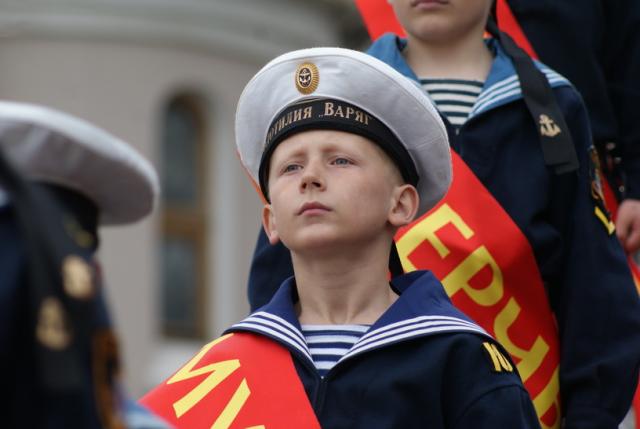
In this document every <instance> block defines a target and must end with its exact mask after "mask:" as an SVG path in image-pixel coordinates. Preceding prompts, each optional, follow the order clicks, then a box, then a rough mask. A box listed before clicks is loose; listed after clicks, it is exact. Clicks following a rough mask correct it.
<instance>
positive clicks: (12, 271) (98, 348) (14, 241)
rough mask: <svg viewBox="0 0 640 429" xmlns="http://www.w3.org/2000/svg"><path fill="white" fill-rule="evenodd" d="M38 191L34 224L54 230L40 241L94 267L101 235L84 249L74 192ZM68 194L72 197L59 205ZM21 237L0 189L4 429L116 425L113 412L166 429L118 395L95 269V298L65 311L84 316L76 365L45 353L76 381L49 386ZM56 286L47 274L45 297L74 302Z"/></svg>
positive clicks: (0, 405)
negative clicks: (78, 240)
mask: <svg viewBox="0 0 640 429" xmlns="http://www.w3.org/2000/svg"><path fill="white" fill-rule="evenodd" d="M36 191H38V192H37V195H38V196H40V198H38V199H37V203H38V205H37V211H38V212H37V216H36V215H34V216H33V219H32V220H31V221H30V222H32V221H38V222H40V221H41V222H42V224H41V226H42V227H43V228H44V229H45V230H46V231H47V232H48V233H49V236H48V238H51V239H52V240H43V242H47V243H49V244H51V245H52V246H53V247H54V248H55V249H56V252H61V253H63V254H68V255H74V256H75V257H78V258H81V259H82V260H84V261H86V263H87V264H90V265H91V264H92V261H93V252H94V250H95V248H94V246H95V244H96V241H95V240H96V238H97V237H96V236H95V235H93V245H92V246H89V247H86V246H81V245H79V244H78V243H76V241H75V240H74V239H72V234H70V232H71V231H72V230H73V228H75V227H70V226H69V225H71V224H70V223H69V221H71V219H74V222H75V221H79V220H80V217H75V216H73V215H72V213H75V214H78V210H77V207H72V204H73V203H72V201H75V202H77V200H75V198H74V197H72V196H71V194H75V193H71V192H67V191H64V190H63V189H60V188H58V189H55V190H54V189H53V188H51V187H43V188H40V187H35V186H34V192H36ZM63 196H64V197H69V198H63V199H62V200H61V198H62V197H63ZM63 207H64V210H63V209H62V208H63ZM63 213H64V214H63ZM82 223H84V222H82ZM31 225H32V226H35V225H33V224H32V223H31ZM93 227H94V228H95V224H94V225H93ZM67 228H70V229H67ZM76 231H77V230H76ZM83 231H84V233H85V234H86V233H88V232H89V231H91V233H92V234H93V233H95V229H92V228H91V227H89V228H83ZM22 232H23V231H22V230H21V228H20V226H19V224H18V220H17V214H16V210H15V209H14V206H13V205H12V202H11V198H10V197H9V198H8V199H7V195H6V193H5V192H4V191H3V190H2V188H1V187H0V274H1V275H0V368H2V370H3V376H2V383H1V384H0V385H1V387H2V388H1V389H0V415H1V417H0V419H1V420H0V427H2V428H20V429H31V428H34V429H35V428H38V429H76V428H77V429H100V428H105V427H115V426H112V423H115V422H113V421H112V422H109V420H108V419H109V418H110V417H113V415H111V414H109V413H111V412H114V411H115V412H116V413H118V414H119V415H118V418H122V417H123V418H124V419H125V424H126V427H128V428H130V429H134V428H137V429H143V428H144V429H161V428H167V426H166V425H165V424H164V423H163V422H160V421H159V420H158V419H157V418H155V417H153V416H152V415H151V414H150V413H149V412H148V411H147V410H146V409H143V408H142V407H140V406H138V405H137V404H135V403H133V402H132V401H130V400H126V399H125V398H124V395H123V392H120V391H119V385H118V383H117V375H118V364H117V354H116V350H115V349H113V348H114V347H115V345H113V343H111V340H110V338H112V337H111V334H110V331H111V321H110V318H109V315H108V312H107V306H106V302H105V299H104V297H103V295H102V290H100V284H99V276H98V275H97V272H94V273H93V275H94V279H93V281H95V282H96V286H97V288H98V289H97V291H96V294H95V296H93V297H92V298H90V299H89V300H88V301H87V302H85V303H83V304H82V308H78V306H77V305H76V303H73V302H69V305H68V306H65V309H67V310H69V311H70V312H71V311H76V312H78V313H77V314H80V315H81V320H80V324H79V326H78V325H74V326H73V329H72V330H71V332H72V335H73V336H72V338H73V340H72V342H71V345H70V347H73V348H74V350H77V351H78V352H77V353H74V354H73V355H72V358H73V360H71V359H69V360H67V359H66V356H63V357H62V359H57V356H56V354H55V352H53V353H51V354H50V355H46V356H45V357H46V358H49V357H50V358H52V359H55V360H56V361H57V364H56V366H54V367H53V370H54V371H55V372H58V373H62V374H66V373H69V374H72V377H69V378H73V379H74V382H72V383H69V385H68V386H62V387H51V386H49V384H50V383H47V382H46V381H45V379H46V378H47V375H46V374H47V371H46V370H43V368H42V362H41V358H42V356H43V354H41V352H40V350H41V346H40V345H39V344H38V342H37V340H36V339H35V338H34V336H35V335H34V334H35V332H36V319H37V317H38V313H37V311H34V308H33V307H34V305H33V302H34V296H35V295H36V294H37V293H38V292H37V291H34V289H36V288H34V287H33V286H32V283H31V282H30V281H29V280H28V276H29V275H30V274H33V268H34V264H31V263H30V261H29V260H28V256H27V255H28V250H27V247H28V246H27V243H26V239H25V237H24V234H23V233H22ZM31 255H32V254H31ZM32 256H33V255H32ZM41 256H42V258H43V259H51V262H52V263H54V264H56V263H57V262H56V261H54V259H55V256H54V255H51V254H49V253H48V252H46V251H43V252H42V254H41ZM56 256H57V255H56ZM31 262H32V261H31ZM40 262H43V261H40ZM91 266H92V265H91ZM59 282H60V280H59V279H57V278H56V276H50V277H49V276H47V278H46V283H48V286H47V289H49V290H48V293H51V294H52V296H55V297H56V298H59V299H60V302H67V301H72V300H71V299H70V298H69V297H65V296H64V292H63V291H62V287H61V285H60V284H59ZM74 309H75V310H74ZM70 370H71V371H70Z"/></svg>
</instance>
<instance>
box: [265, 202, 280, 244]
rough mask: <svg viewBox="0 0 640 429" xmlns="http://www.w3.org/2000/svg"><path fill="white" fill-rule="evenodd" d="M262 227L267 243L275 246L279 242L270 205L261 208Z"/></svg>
mask: <svg viewBox="0 0 640 429" xmlns="http://www.w3.org/2000/svg"><path fill="white" fill-rule="evenodd" d="M262 227H263V228H264V232H265V233H266V234H267V238H268V239H269V243H271V244H277V243H278V241H280V236H278V230H277V228H276V222H275V219H274V217H273V209H272V208H271V204H265V205H264V207H263V208H262Z"/></svg>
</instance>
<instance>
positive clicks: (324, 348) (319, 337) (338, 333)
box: [301, 325, 369, 377]
mask: <svg viewBox="0 0 640 429" xmlns="http://www.w3.org/2000/svg"><path fill="white" fill-rule="evenodd" d="M301 328H302V334H303V335H304V338H305V340H307V346H308V347H309V351H310V352H311V357H312V358H313V363H314V364H315V366H316V369H317V370H318V373H319V374H320V376H321V377H324V376H325V375H326V374H327V372H329V370H330V369H331V368H333V367H334V365H335V364H336V363H338V361H339V360H340V358H341V357H342V356H344V355H346V354H347V352H348V351H349V350H350V349H351V347H353V345H354V344H355V343H356V341H358V340H359V339H360V337H362V336H363V335H364V334H365V332H367V330H368V329H369V326H367V325H302V326H301Z"/></svg>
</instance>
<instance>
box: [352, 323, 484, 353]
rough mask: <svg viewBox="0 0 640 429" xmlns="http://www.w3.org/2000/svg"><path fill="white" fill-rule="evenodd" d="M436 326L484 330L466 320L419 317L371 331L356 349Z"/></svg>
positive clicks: (361, 339)
mask: <svg viewBox="0 0 640 429" xmlns="http://www.w3.org/2000/svg"><path fill="white" fill-rule="evenodd" d="M435 324H438V325H460V326H466V327H470V328H474V329H480V330H482V328H481V327H480V326H478V325H476V324H475V323H473V322H469V321H467V320H464V319H459V318H457V317H450V316H418V317H414V318H412V319H406V320H401V321H399V322H395V323H391V324H389V325H385V326H382V327H380V328H377V329H374V330H372V331H369V332H367V333H366V334H365V335H363V336H362V338H360V341H358V343H357V344H356V345H355V347H358V346H359V345H360V344H363V343H368V342H370V341H374V340H377V339H380V338H382V337H389V336H392V335H395V334H401V333H403V332H407V331H410V330H412V329H414V328H416V327H424V326H430V325H435Z"/></svg>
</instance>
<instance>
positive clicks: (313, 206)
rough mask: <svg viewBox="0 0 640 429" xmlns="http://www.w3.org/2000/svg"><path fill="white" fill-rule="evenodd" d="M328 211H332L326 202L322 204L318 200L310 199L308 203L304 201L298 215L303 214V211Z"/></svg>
mask: <svg viewBox="0 0 640 429" xmlns="http://www.w3.org/2000/svg"><path fill="white" fill-rule="evenodd" d="M327 211H331V209H330V208H329V207H327V206H325V205H324V204H320V203H318V202H316V201H310V202H308V203H304V204H303V205H302V207H300V210H298V215H301V214H303V213H312V212H318V213H320V212H327Z"/></svg>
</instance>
